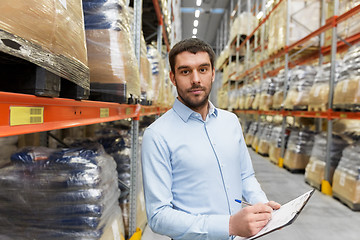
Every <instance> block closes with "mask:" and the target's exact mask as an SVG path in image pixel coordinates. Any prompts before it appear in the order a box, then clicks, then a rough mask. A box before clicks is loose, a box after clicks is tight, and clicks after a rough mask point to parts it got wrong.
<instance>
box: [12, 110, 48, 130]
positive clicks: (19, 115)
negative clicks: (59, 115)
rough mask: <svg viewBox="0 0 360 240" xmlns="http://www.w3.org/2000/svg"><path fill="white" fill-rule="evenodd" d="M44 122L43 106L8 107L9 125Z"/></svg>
mask: <svg viewBox="0 0 360 240" xmlns="http://www.w3.org/2000/svg"><path fill="white" fill-rule="evenodd" d="M41 123H44V107H14V106H12V107H10V126H18V125H28V124H41Z"/></svg>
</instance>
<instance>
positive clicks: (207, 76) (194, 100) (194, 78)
mask: <svg viewBox="0 0 360 240" xmlns="http://www.w3.org/2000/svg"><path fill="white" fill-rule="evenodd" d="M170 79H171V81H172V83H173V84H174V85H175V86H176V89H177V92H178V97H179V100H180V101H181V102H182V103H184V104H185V105H186V106H188V107H189V108H191V109H193V110H197V109H200V108H201V107H205V106H206V107H207V103H208V97H209V94H210V91H211V86H212V83H213V82H214V79H215V69H213V68H212V67H211V63H210V58H209V55H208V53H207V52H197V53H196V54H193V53H191V52H182V53H180V54H178V55H177V56H176V58H175V73H173V72H170Z"/></svg>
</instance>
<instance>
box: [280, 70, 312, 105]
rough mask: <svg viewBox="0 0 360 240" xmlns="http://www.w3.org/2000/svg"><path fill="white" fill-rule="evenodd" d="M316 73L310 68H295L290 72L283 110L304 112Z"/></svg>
mask: <svg viewBox="0 0 360 240" xmlns="http://www.w3.org/2000/svg"><path fill="white" fill-rule="evenodd" d="M316 73H317V71H316V69H315V68H314V67H312V66H297V67H295V68H294V69H292V71H291V76H290V88H289V91H288V93H287V95H286V99H285V101H284V107H285V109H295V110H306V109H307V107H308V105H309V93H310V89H311V87H312V85H313V83H314V79H315V75H316Z"/></svg>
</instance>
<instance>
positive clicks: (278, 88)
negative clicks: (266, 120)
mask: <svg viewBox="0 0 360 240" xmlns="http://www.w3.org/2000/svg"><path fill="white" fill-rule="evenodd" d="M290 75H291V70H289V71H288V77H287V78H285V71H284V70H281V71H280V72H279V74H278V75H277V76H276V77H275V78H274V83H275V93H274V96H273V104H272V108H273V109H276V110H278V109H280V108H281V107H282V106H283V102H284V85H285V81H287V84H288V85H287V89H289V81H290Z"/></svg>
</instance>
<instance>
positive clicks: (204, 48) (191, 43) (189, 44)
mask: <svg viewBox="0 0 360 240" xmlns="http://www.w3.org/2000/svg"><path fill="white" fill-rule="evenodd" d="M182 52H191V53H193V54H195V53H197V52H207V53H208V55H209V58H210V63H211V68H214V61H215V53H214V50H213V49H212V47H211V46H210V45H209V44H208V43H206V42H204V41H202V40H200V39H198V38H188V39H185V40H182V41H180V42H178V43H176V44H175V45H174V46H173V47H172V49H171V50H170V53H169V62H170V68H171V71H172V72H173V73H175V58H176V56H177V55H178V54H180V53H182Z"/></svg>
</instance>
